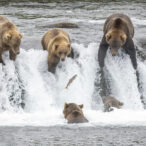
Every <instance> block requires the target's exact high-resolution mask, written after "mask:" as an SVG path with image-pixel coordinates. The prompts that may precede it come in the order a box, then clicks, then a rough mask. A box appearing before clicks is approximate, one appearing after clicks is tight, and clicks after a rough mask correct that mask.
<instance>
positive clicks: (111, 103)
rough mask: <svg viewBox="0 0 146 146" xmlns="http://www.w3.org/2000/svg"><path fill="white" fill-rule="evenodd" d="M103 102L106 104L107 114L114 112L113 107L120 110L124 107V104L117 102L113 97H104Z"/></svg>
mask: <svg viewBox="0 0 146 146" xmlns="http://www.w3.org/2000/svg"><path fill="white" fill-rule="evenodd" d="M102 101H103V104H104V111H105V112H110V111H112V110H113V108H112V107H115V108H118V109H120V107H121V106H123V105H124V103H123V102H120V101H119V100H117V99H116V98H114V97H111V96H106V97H105V96H104V97H102Z"/></svg>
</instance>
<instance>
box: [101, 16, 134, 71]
mask: <svg viewBox="0 0 146 146" xmlns="http://www.w3.org/2000/svg"><path fill="white" fill-rule="evenodd" d="M103 31H104V35H103V38H102V41H101V43H100V47H99V51H98V61H99V65H100V67H101V68H102V67H104V58H105V56H106V52H107V49H108V47H110V50H111V54H112V56H115V55H117V52H118V49H119V48H120V47H122V48H123V49H124V50H125V52H126V53H127V54H129V55H130V59H131V61H132V64H133V67H134V69H136V68H137V60H136V51H135V47H134V43H133V40H132V38H133V36H134V27H133V24H132V22H131V20H130V18H129V17H128V16H126V15H124V14H113V15H111V16H109V17H108V18H107V20H106V21H105V24H104V29H103Z"/></svg>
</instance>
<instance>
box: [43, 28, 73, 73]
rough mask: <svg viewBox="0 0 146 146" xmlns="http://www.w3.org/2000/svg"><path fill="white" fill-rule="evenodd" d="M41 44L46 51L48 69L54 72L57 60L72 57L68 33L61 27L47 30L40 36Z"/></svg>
mask: <svg viewBox="0 0 146 146" xmlns="http://www.w3.org/2000/svg"><path fill="white" fill-rule="evenodd" d="M41 43H42V46H43V49H44V50H47V51H48V70H49V71H50V72H52V73H54V72H55V69H56V66H57V64H58V63H59V61H60V60H61V61H64V60H65V58H66V57H67V56H69V57H73V51H72V49H71V42H70V38H69V35H68V34H67V33H66V32H64V31H63V30H61V29H52V30H49V31H48V32H47V33H45V35H44V36H43V38H42V41H41Z"/></svg>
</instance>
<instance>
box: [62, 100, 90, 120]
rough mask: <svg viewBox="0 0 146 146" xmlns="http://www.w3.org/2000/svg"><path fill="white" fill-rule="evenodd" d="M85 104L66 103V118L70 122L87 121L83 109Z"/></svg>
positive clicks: (64, 111)
mask: <svg viewBox="0 0 146 146" xmlns="http://www.w3.org/2000/svg"><path fill="white" fill-rule="evenodd" d="M82 108H83V104H81V105H77V104H75V103H65V104H64V110H63V113H64V118H65V119H67V120H68V123H86V122H88V120H87V119H86V118H85V116H84V114H83V111H82Z"/></svg>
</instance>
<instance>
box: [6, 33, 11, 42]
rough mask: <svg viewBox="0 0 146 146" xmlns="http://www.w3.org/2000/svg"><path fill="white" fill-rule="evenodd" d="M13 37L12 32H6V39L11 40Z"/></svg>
mask: <svg viewBox="0 0 146 146" xmlns="http://www.w3.org/2000/svg"><path fill="white" fill-rule="evenodd" d="M11 38H12V35H11V34H10V33H6V34H4V39H5V40H6V41H9V40H10V39H11Z"/></svg>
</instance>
